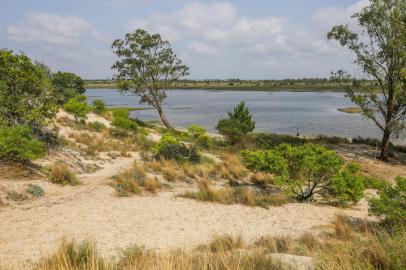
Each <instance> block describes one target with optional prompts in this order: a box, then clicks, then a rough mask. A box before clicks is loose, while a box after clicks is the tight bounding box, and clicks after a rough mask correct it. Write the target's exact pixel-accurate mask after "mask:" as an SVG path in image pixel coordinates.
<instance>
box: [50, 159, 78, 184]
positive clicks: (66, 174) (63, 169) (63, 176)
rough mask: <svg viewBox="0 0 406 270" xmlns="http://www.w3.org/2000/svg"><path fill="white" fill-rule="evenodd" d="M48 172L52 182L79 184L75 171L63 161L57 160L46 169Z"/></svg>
mask: <svg viewBox="0 0 406 270" xmlns="http://www.w3.org/2000/svg"><path fill="white" fill-rule="evenodd" d="M46 174H47V176H48V179H49V181H50V182H51V183H54V184H59V185H62V186H65V185H71V186H75V185H79V184H80V181H79V180H78V179H77V177H76V175H75V173H74V172H72V171H71V170H70V169H69V167H68V166H66V165H65V164H63V163H60V162H56V163H54V164H53V165H52V166H51V167H50V168H48V169H46Z"/></svg>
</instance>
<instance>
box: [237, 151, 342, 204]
mask: <svg viewBox="0 0 406 270" xmlns="http://www.w3.org/2000/svg"><path fill="white" fill-rule="evenodd" d="M241 154H242V157H243V159H244V162H245V163H246V165H247V167H248V168H249V169H251V170H254V171H264V172H268V173H273V174H275V175H277V179H276V181H277V182H279V183H281V184H283V185H285V186H286V187H288V189H289V190H290V191H291V192H292V193H294V194H295V195H296V196H297V198H298V200H300V201H307V200H310V199H312V198H313V196H314V194H316V193H318V194H320V195H324V194H325V193H326V192H328V191H329V190H330V188H331V180H332V179H333V178H334V177H336V176H337V175H339V173H340V172H341V169H342V165H343V163H344V162H343V159H342V158H341V157H340V156H338V154H337V153H336V152H334V151H332V150H330V149H328V148H326V147H324V146H321V145H316V144H305V145H303V146H298V147H296V146H291V145H289V144H281V145H280V146H278V147H277V148H275V149H273V150H259V151H249V150H244V151H242V152H241ZM337 182H339V181H338V180H337ZM341 182H344V181H343V180H341ZM340 195H341V194H340ZM344 197H345V196H343V197H342V198H341V199H345V198H344Z"/></svg>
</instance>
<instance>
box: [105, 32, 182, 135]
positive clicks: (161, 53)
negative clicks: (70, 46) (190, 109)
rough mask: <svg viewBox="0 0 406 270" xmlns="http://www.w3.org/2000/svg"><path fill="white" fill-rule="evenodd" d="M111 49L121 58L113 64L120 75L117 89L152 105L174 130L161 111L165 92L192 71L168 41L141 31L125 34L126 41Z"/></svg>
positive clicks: (117, 75) (114, 45)
mask: <svg viewBox="0 0 406 270" xmlns="http://www.w3.org/2000/svg"><path fill="white" fill-rule="evenodd" d="M112 48H113V51H114V53H115V54H116V55H117V57H118V58H119V60H118V61H117V62H116V63H115V64H114V65H113V69H116V70H117V72H118V73H117V74H116V75H115V79H116V80H118V81H119V83H118V89H120V90H122V91H126V92H127V91H129V92H131V93H133V94H135V95H138V96H140V98H141V99H140V102H141V103H147V104H149V105H151V106H153V107H154V108H155V109H156V110H157V111H158V113H159V116H160V117H161V120H162V122H163V123H164V124H165V126H166V127H168V128H171V126H170V124H169V122H168V120H167V119H166V117H165V115H164V113H163V110H162V102H163V101H164V100H165V98H166V93H165V90H166V89H168V87H169V85H170V84H171V83H172V82H175V81H177V80H178V79H179V78H181V77H184V76H186V75H188V74H189V72H188V71H189V68H188V67H187V66H185V65H183V64H182V62H181V60H180V59H179V58H178V57H177V56H176V55H175V54H174V53H173V51H172V49H171V47H170V44H169V42H168V41H165V40H162V38H161V36H160V35H159V34H150V33H148V32H147V31H145V30H142V29H137V30H136V31H135V32H134V33H129V34H126V36H125V39H124V40H121V39H117V40H115V41H114V42H113V45H112Z"/></svg>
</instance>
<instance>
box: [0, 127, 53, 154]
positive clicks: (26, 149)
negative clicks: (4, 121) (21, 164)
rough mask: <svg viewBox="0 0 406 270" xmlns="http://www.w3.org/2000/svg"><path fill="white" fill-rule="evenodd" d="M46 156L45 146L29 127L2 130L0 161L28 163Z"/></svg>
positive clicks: (4, 128) (0, 131)
mask: <svg viewBox="0 0 406 270" xmlns="http://www.w3.org/2000/svg"><path fill="white" fill-rule="evenodd" d="M44 155H45V149H44V144H43V143H42V142H40V141H39V140H37V139H35V138H34V137H33V135H32V132H31V130H30V128H29V127H28V126H17V127H1V128H0V160H1V159H6V160H14V161H28V160H34V159H37V158H40V157H42V156H44Z"/></svg>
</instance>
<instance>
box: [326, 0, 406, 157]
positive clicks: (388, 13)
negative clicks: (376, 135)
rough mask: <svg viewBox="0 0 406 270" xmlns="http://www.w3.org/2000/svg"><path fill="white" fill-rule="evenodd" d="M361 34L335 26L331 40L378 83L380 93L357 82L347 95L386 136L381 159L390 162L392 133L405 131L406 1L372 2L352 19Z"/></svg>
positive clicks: (344, 27) (384, 136) (329, 35)
mask: <svg viewBox="0 0 406 270" xmlns="http://www.w3.org/2000/svg"><path fill="white" fill-rule="evenodd" d="M353 17H354V18H356V19H357V20H358V23H359V29H360V30H359V31H358V32H355V31H352V30H350V29H349V27H348V26H344V25H338V26H334V27H333V28H332V30H331V31H330V32H329V33H328V35H327V37H328V38H329V39H334V40H337V41H338V42H339V43H340V44H341V45H342V46H344V47H347V48H348V49H349V50H350V51H352V52H353V53H354V55H355V63H356V64H357V65H358V66H359V67H361V68H362V70H363V72H364V73H365V74H367V75H368V76H371V77H372V78H373V79H375V80H376V81H377V82H378V87H379V91H376V90H375V89H374V88H371V87H367V86H362V85H361V84H360V83H358V82H356V81H354V84H353V86H352V87H349V88H348V89H347V94H348V96H349V97H350V98H351V100H352V101H353V102H355V103H356V104H357V105H358V106H359V107H360V108H361V109H362V111H363V115H364V116H366V117H367V118H369V119H371V120H372V121H373V122H374V123H375V124H376V126H378V128H379V129H381V130H382V131H383V133H384V135H383V142H382V153H381V158H382V159H387V157H388V151H389V140H390V136H391V133H392V132H397V131H399V130H401V129H403V128H404V127H405V122H404V119H405V116H406V85H405V84H404V80H405V75H406V74H405V69H406V35H405V33H406V1H404V0H370V5H369V6H368V7H366V8H364V9H363V10H361V11H360V12H359V13H356V14H355V15H353Z"/></svg>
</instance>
